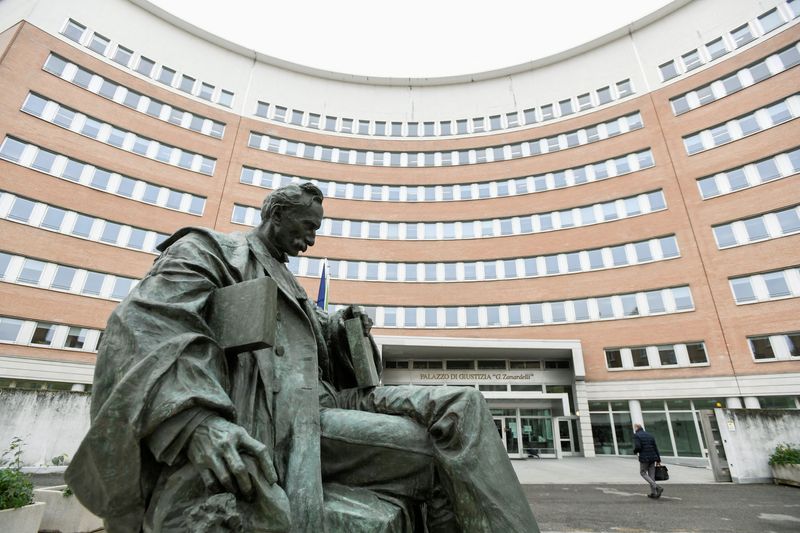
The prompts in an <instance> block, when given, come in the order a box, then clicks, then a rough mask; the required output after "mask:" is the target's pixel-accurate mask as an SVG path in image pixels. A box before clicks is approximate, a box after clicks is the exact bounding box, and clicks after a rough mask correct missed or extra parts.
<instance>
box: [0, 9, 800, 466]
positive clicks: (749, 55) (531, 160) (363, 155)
mask: <svg viewBox="0 0 800 533" xmlns="http://www.w3.org/2000/svg"><path fill="white" fill-rule="evenodd" d="M798 18H800V0H791V1H784V0H777V1H776V0H765V1H759V2H754V1H745V0H736V1H731V0H697V1H694V2H685V1H676V2H673V3H671V4H669V5H667V6H666V7H665V8H663V9H661V10H660V11H658V12H656V13H654V14H652V15H650V16H649V17H646V18H645V19H642V20H640V21H638V22H636V23H633V24H631V25H630V26H629V27H625V28H622V29H620V30H618V31H616V32H613V33H611V34H608V35H606V36H605V37H603V38H600V39H598V40H596V41H593V42H590V43H587V44H585V45H582V46H579V47H577V48H575V49H572V50H569V51H567V52H564V53H561V54H559V55H558V56H554V57H548V58H545V59H542V60H537V61H534V62H532V63H529V64H526V65H520V66H516V67H510V68H506V69H502V70H498V71H494V72H487V73H476V74H472V75H467V76H463V77H451V78H447V79H424V80H422V79H420V80H415V79H411V80H409V79H375V78H369V79H368V78H361V77H358V76H352V75H345V74H338V73H332V72H323V71H319V70H315V69H312V68H308V67H304V66H300V65H294V64H289V63H287V62H284V61H280V60H277V59H274V58H270V57H266V56H263V55H262V54H260V53H257V52H254V51H252V50H247V49H244V48H242V47H239V46H238V45H235V44H232V43H230V42H226V41H223V40H222V39H220V38H218V37H216V36H214V35H211V34H208V33H206V32H204V31H202V30H199V29H197V28H195V27H192V26H190V25H188V24H187V23H185V22H183V21H181V20H179V19H176V18H174V17H172V16H171V15H169V14H167V13H164V12H163V11H161V10H159V9H158V8H156V7H154V6H153V5H151V4H149V3H148V2H147V1H145V0H134V1H130V2H129V1H124V0H90V1H80V2H79V1H73V0H69V1H56V0H39V1H27V0H6V1H5V2H3V6H2V9H0V29H2V30H3V31H2V33H0V142H1V143H2V144H1V145H0V184H1V186H0V294H2V297H1V298H0V385H2V387H6V388H8V387H17V388H50V389H66V390H89V388H90V386H91V376H92V363H93V360H94V358H95V347H96V345H97V342H98V338H99V336H100V335H101V333H102V329H103V327H104V324H105V320H106V317H107V316H108V314H109V312H110V311H111V309H112V308H113V307H114V305H116V302H117V301H119V300H120V299H121V298H123V297H124V296H125V295H126V294H127V293H128V291H129V290H130V289H131V287H132V286H133V285H134V284H135V283H136V281H137V280H138V279H139V278H140V277H141V276H142V275H143V274H144V273H145V272H146V271H147V269H148V267H149V266H150V264H151V263H152V261H153V259H154V258H155V257H156V255H155V252H154V249H155V246H156V245H157V244H158V243H159V242H160V241H161V240H162V239H164V238H165V237H166V236H167V235H169V234H170V233H171V232H173V231H174V230H176V229H177V228H179V227H182V226H187V225H200V226H207V227H213V228H216V229H218V230H220V231H246V230H248V229H249V226H253V225H255V224H257V222H258V207H259V206H260V203H261V201H262V199H263V197H264V195H265V194H267V193H269V191H270V190H271V189H273V188H275V187H277V186H279V185H280V184H283V183H287V182H289V181H292V180H311V181H314V182H316V183H317V184H318V185H319V186H320V187H321V188H322V190H323V191H324V193H325V196H326V200H325V214H326V219H325V221H324V223H323V226H322V228H321V230H320V233H319V236H318V239H317V244H316V246H314V247H313V248H312V249H310V250H309V253H308V254H307V255H305V256H303V257H301V258H299V259H293V260H292V262H291V264H290V267H291V268H292V270H293V271H294V272H295V273H296V274H297V275H298V277H299V279H300V280H301V282H302V283H303V285H304V286H305V287H306V289H307V291H308V292H309V294H311V295H312V296H313V295H315V294H316V292H317V287H318V284H319V279H320V271H321V265H322V261H323V259H327V261H328V266H329V271H330V273H331V282H330V301H331V304H332V306H333V307H336V306H339V305H345V304H349V303H358V304H360V305H363V306H365V307H366V308H367V310H368V312H369V313H370V314H371V315H372V316H373V318H374V321H375V333H376V335H377V340H378V342H379V344H381V345H382V349H383V356H384V366H385V370H384V374H383V376H384V377H383V380H384V383H385V384H406V383H414V384H431V385H443V386H446V385H454V384H459V385H471V386H476V387H478V388H479V389H480V390H481V391H482V392H484V394H485V396H486V398H487V400H488V401H489V403H490V406H491V407H492V409H493V410H494V414H495V416H496V423H497V425H498V429H499V430H500V432H501V434H502V435H503V437H504V442H505V443H506V447H507V449H508V451H509V453H510V454H512V455H514V456H523V457H524V456H529V455H531V454H534V453H538V454H539V455H540V456H557V457H560V456H562V455H569V454H584V455H587V456H592V455H594V454H630V453H631V452H632V443H631V432H630V426H631V423H632V421H644V423H645V424H646V425H647V426H648V429H650V430H651V431H653V432H654V433H655V434H656V436H657V438H658V440H659V444H660V445H661V446H662V448H663V450H664V455H667V456H669V455H677V456H682V457H684V456H685V457H702V456H704V454H705V453H706V449H705V442H704V439H703V434H702V431H701V424H700V419H701V414H700V411H701V410H703V409H707V408H710V407H712V406H714V405H716V404H717V403H718V402H719V403H720V404H722V405H727V406H730V407H739V406H745V407H751V408H758V407H762V408H763V407H788V408H795V409H796V408H798V407H800V403H798V402H799V400H798V395H800V319H799V318H798V316H800V305H798V301H799V300H798V297H800V268H798V267H799V266H800V236H799V235H798V234H799V233H800V206H799V205H800V181H798V180H799V178H798V172H800V126H798V124H800V122H796V121H795V120H796V118H797V117H798V116H800V92H798V88H800V70H798V67H797V65H798V63H800V43H798V41H800V31H798V25H797V20H798Z"/></svg>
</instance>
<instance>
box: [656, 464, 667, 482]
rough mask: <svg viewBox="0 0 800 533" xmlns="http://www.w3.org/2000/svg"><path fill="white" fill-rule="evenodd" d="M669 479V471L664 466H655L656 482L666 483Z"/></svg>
mask: <svg viewBox="0 0 800 533" xmlns="http://www.w3.org/2000/svg"><path fill="white" fill-rule="evenodd" d="M668 479H669V470H667V467H666V466H664V465H657V466H656V481H666V480H668Z"/></svg>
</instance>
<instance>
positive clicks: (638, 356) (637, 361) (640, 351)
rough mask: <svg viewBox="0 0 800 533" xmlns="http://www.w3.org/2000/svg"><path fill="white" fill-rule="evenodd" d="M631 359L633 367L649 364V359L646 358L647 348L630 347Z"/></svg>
mask: <svg viewBox="0 0 800 533" xmlns="http://www.w3.org/2000/svg"><path fill="white" fill-rule="evenodd" d="M631 359H632V360H633V366H634V368H643V367H647V366H650V361H649V360H648V359H647V348H642V347H639V348H631Z"/></svg>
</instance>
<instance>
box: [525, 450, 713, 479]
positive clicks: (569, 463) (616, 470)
mask: <svg viewBox="0 0 800 533" xmlns="http://www.w3.org/2000/svg"><path fill="white" fill-rule="evenodd" d="M691 463H694V464H695V465H696V466H688V465H689V464H691ZM706 463H707V462H706V461H705V460H700V459H698V460H681V464H675V462H674V461H671V460H668V459H667V460H665V461H664V463H663V464H664V465H666V466H667V468H668V469H669V475H670V480H671V481H672V482H673V483H690V484H696V483H714V474H713V473H712V472H711V469H710V467H708V466H707V464H706ZM511 464H512V465H513V466H514V470H515V471H516V472H517V477H518V478H519V482H520V483H522V484H523V485H527V484H549V483H559V484H597V483H609V484H619V483H628V484H633V485H635V484H639V483H642V484H643V483H644V480H643V479H642V478H641V477H640V476H639V461H638V459H637V458H636V457H633V456H631V457H617V456H598V457H592V458H585V457H564V458H562V459H521V460H514V461H511Z"/></svg>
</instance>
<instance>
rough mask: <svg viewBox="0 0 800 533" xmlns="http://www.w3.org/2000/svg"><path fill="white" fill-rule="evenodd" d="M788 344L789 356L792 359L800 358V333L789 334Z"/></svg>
mask: <svg viewBox="0 0 800 533" xmlns="http://www.w3.org/2000/svg"><path fill="white" fill-rule="evenodd" d="M786 343H787V344H788V345H789V355H790V356H791V357H800V333H789V334H787V335H786Z"/></svg>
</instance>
